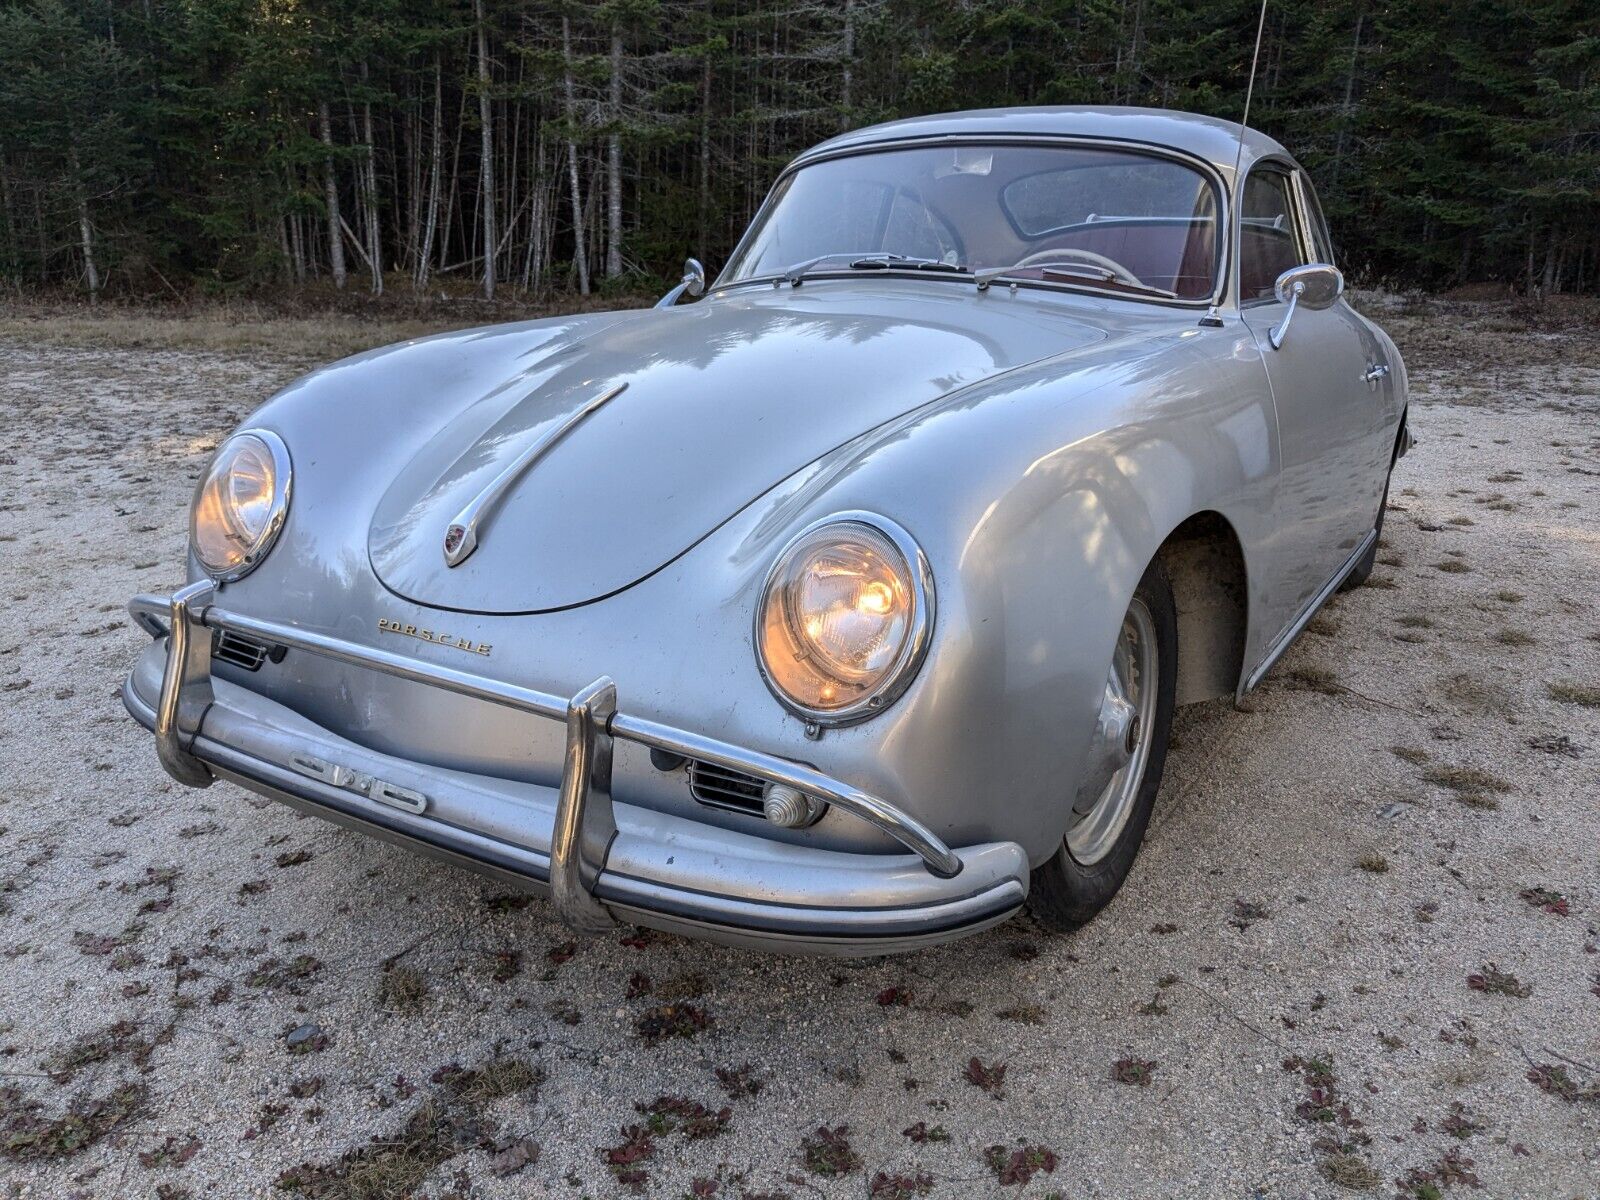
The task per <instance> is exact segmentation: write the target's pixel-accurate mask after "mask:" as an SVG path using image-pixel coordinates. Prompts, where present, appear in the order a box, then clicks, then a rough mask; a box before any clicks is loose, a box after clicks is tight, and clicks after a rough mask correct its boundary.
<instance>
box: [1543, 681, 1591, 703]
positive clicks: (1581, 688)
mask: <svg viewBox="0 0 1600 1200" xmlns="http://www.w3.org/2000/svg"><path fill="white" fill-rule="evenodd" d="M1545 690H1546V691H1548V692H1549V693H1550V699H1552V700H1559V701H1561V703H1563V704H1581V705H1582V706H1583V707H1584V708H1600V687H1591V686H1590V685H1589V684H1586V683H1572V682H1570V681H1566V680H1557V681H1556V682H1555V683H1547V684H1545Z"/></svg>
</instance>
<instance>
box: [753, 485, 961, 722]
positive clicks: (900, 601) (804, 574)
mask: <svg viewBox="0 0 1600 1200" xmlns="http://www.w3.org/2000/svg"><path fill="white" fill-rule="evenodd" d="M932 623H933V579H932V576H931V575H930V574H929V571H928V564H927V560H926V559H925V558H924V557H923V555H922V551H921V550H920V549H918V547H917V544H916V542H914V541H913V540H912V539H911V535H910V534H908V533H906V531H905V530H903V529H901V528H900V527H899V526H898V525H895V524H894V523H893V522H890V521H886V520H884V519H883V518H881V517H875V516H866V515H861V516H857V515H855V514H849V515H845V516H840V517H830V518H829V519H828V520H827V521H825V522H823V523H821V524H819V525H815V526H813V527H812V528H810V529H808V530H806V531H805V532H804V533H802V534H801V535H800V536H799V537H797V538H796V539H795V540H794V541H792V542H790V543H789V545H788V546H787V547H786V548H785V549H784V551H783V553H782V554H780V555H779V556H778V561H777V563H776V564H775V565H774V566H773V568H772V574H771V575H769V576H768V578H767V585H766V589H765V591H764V592H763V593H762V597H761V608H760V612H759V614H758V616H757V620H756V644H757V647H758V649H759V653H760V656H761V665H762V668H763V671H764V672H765V674H766V677H767V680H768V682H769V683H770V684H771V685H772V687H773V688H774V690H775V691H776V692H777V694H778V696H779V698H780V699H782V700H784V701H785V702H786V703H787V704H789V705H790V707H792V708H794V709H795V710H797V711H798V712H799V713H801V714H802V715H803V716H806V717H808V718H810V719H812V720H814V721H817V722H818V723H820V724H829V725H839V724H845V723H848V722H849V721H853V720H860V719H862V718H864V717H868V716H871V715H873V714H874V713H877V712H880V711H881V710H882V709H884V708H885V707H887V706H888V705H889V704H890V703H892V702H893V700H894V699H895V697H897V696H898V695H899V694H900V693H901V692H902V691H904V690H905V688H906V686H907V685H908V684H909V683H910V682H911V680H912V678H913V677H914V676H915V675H916V670H917V667H918V666H919V665H920V664H921V659H922V654H923V651H924V650H926V649H927V644H928V633H929V630H930V629H931V627H932Z"/></svg>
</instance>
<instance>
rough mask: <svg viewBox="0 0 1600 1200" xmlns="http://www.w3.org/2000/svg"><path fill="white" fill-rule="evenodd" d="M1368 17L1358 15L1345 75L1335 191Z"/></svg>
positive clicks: (1333, 181) (1335, 152)
mask: <svg viewBox="0 0 1600 1200" xmlns="http://www.w3.org/2000/svg"><path fill="white" fill-rule="evenodd" d="M1366 19H1367V14H1366V13H1361V14H1359V15H1358V16H1357V17H1356V36H1355V41H1354V42H1353V43H1352V44H1351V46H1350V69H1349V70H1348V71H1346V72H1345V76H1344V106H1343V108H1342V109H1341V110H1340V114H1339V137H1338V140H1337V141H1336V142H1335V143H1334V147H1333V173H1332V177H1331V179H1330V183H1331V185H1332V187H1333V189H1334V190H1335V191H1337V190H1338V188H1339V171H1340V168H1341V167H1343V166H1344V139H1345V136H1346V134H1348V132H1349V130H1350V108H1351V101H1352V98H1353V96H1354V94H1355V87H1356V65H1357V64H1358V63H1359V62H1360V61H1361V23H1362V22H1363V21H1365V20H1366Z"/></svg>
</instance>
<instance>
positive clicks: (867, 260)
mask: <svg viewBox="0 0 1600 1200" xmlns="http://www.w3.org/2000/svg"><path fill="white" fill-rule="evenodd" d="M850 269H851V270H852V271H949V272H951V273H952V274H956V275H970V274H972V269H971V268H970V267H964V266H962V265H961V264H960V263H947V262H945V261H944V260H943V259H938V258H910V257H908V256H907V255H904V254H869V255H865V256H863V257H861V258H858V259H856V260H854V261H853V262H852V263H851V264H850Z"/></svg>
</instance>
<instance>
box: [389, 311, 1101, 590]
mask: <svg viewBox="0 0 1600 1200" xmlns="http://www.w3.org/2000/svg"><path fill="white" fill-rule="evenodd" d="M1105 336H1106V335H1105V333H1104V332H1103V331H1101V330H1100V329H1098V328H1096V327H1095V326H1093V325H1091V324H1088V323H1086V322H1084V321H1081V320H1078V319H1076V318H1075V317H1074V316H1073V315H1072V314H1070V313H1068V312H1064V311H1061V310H1060V309H1059V308H1046V307H1045V306H1033V305H1019V304H1015V303H1007V302H1006V298H1005V296H1004V294H1003V293H996V294H993V295H980V294H978V293H977V292H976V291H975V290H973V289H959V290H958V289H957V288H953V287H949V286H947V285H940V286H938V287H932V286H910V285H907V284H905V283H900V284H898V285H897V284H895V283H894V282H892V281H887V280H885V281H878V282H876V283H874V284H867V283H859V284H857V283H853V282H852V283H839V284H807V285H805V286H804V287H802V288H799V289H790V288H788V287H784V288H782V289H781V290H780V289H767V288H761V289H759V290H749V289H744V290H735V291H732V292H729V293H724V294H720V295H717V296H714V297H712V298H710V299H708V300H706V301H702V302H701V303H699V304H694V305H685V306H682V307H680V308H675V309H667V310H661V311H659V312H657V311H651V312H645V313H639V314H635V315H632V316H629V317H627V318H624V319H622V320H620V321H618V322H616V323H614V324H610V325H607V326H604V327H602V328H599V329H598V330H595V331H593V332H592V333H590V334H589V335H588V336H586V337H583V338H581V339H576V340H567V341H557V342H556V343H554V344H547V345H545V346H543V347H541V349H540V350H539V352H538V353H537V354H536V356H535V357H534V358H533V360H532V361H531V362H530V361H527V360H523V361H521V362H519V363H518V364H517V366H516V368H515V370H514V372H513V373H510V374H509V375H504V376H503V377H497V378H491V379H475V380H473V381H472V382H471V383H470V384H469V385H468V386H467V388H466V392H467V394H464V395H461V396H459V397H456V398H454V399H453V404H454V406H455V407H454V410H453V412H452V415H450V416H449V417H448V418H447V419H446V420H444V422H443V424H442V425H441V426H440V427H439V428H438V429H437V430H436V432H434V433H433V434H432V436H431V437H429V438H428V439H427V440H426V441H425V442H424V443H423V444H422V445H421V447H420V449H419V450H417V451H416V453H415V454H414V455H412V457H411V458H410V459H409V461H407V462H406V463H405V465H404V466H403V467H402V468H401V469H400V471H399V473H398V474H397V475H396V476H395V478H394V479H393V482H392V483H391V484H390V485H389V487H388V489H387V491H386V492H385V494H384V495H383V496H382V498H381V500H380V501H379V502H378V505H377V508H376V510H375V512H374V514H373V519H372V524H371V528H370V533H369V541H368V550H369V554H370V557H371V560H372V565H373V568H374V570H375V571H376V572H377V574H378V576H379V578H380V579H381V580H382V581H383V583H384V584H385V586H387V587H388V588H390V589H391V590H392V591H394V592H396V593H398V594H399V595H401V596H404V597H406V598H408V599H410V600H413V601H416V602H417V603H420V604H425V605H430V606H434V607H439V608H448V609H455V610H459V611H471V612H486V613H517V612H540V611H547V610H551V609H559V608H567V607H572V606H574V605H578V604H583V603H586V602H589V601H592V600H596V599H599V598H601V597H604V596H607V595H610V594H612V593H614V592H617V591H620V590H621V589H623V588H626V587H628V586H629V585H630V584H633V583H636V582H637V581H639V580H640V579H642V578H644V577H646V576H648V575H650V574H652V573H653V572H655V571H657V570H659V569H660V568H661V567H662V566H664V565H665V564H667V563H669V562H671V561H672V560H673V559H674V558H676V557H678V556H679V555H681V554H682V553H684V552H685V551H686V550H688V549H689V548H690V547H692V546H693V545H694V544H695V543H696V542H698V541H700V540H701V539H702V538H704V537H705V536H706V535H707V534H708V533H710V532H711V531H712V530H714V529H715V528H716V527H717V526H719V525H721V524H722V523H723V522H724V521H726V520H727V519H728V518H729V517H731V516H732V515H733V514H735V513H736V512H738V511H739V510H740V509H741V508H743V507H745V506H746V505H748V504H749V503H751V502H752V501H753V500H755V499H756V498H757V497H759V496H760V495H762V494H763V493H765V492H766V491H768V490H769V489H771V488H772V487H773V486H774V485H775V484H777V483H779V482H780V481H782V480H783V479H785V478H786V477H788V476H789V475H791V474H793V473H794V472H795V471H798V470H800V469H801V468H803V467H805V466H806V465H807V464H808V463H811V462H813V461H814V460H816V459H817V458H820V457H821V456H822V455H824V454H826V453H827V452H828V451H829V450H832V449H833V448H835V447H836V446H839V445H841V444H843V443H844V442H847V441H849V440H850V439H852V438H854V437H856V436H858V435H860V434H862V433H864V432H866V431H867V430H870V429H872V428H874V427H876V426H878V425H881V424H883V423H884V422H886V421H889V420H892V419H893V418H895V417H897V416H900V415H901V414H903V413H906V412H908V411H910V410H912V409H914V408H917V407H919V406H921V405H924V404H927V403H928V402H930V401H932V400H935V399H937V398H939V397H941V396H944V395H946V394H948V393H949V392H951V391H954V390H956V389H959V388H963V387H966V386H968V385H971V384H973V383H976V382H978V381H980V380H982V379H985V378H987V377H989V376H992V375H994V374H996V373H997V372H1001V371H1005V370H1009V369H1012V368H1014V367H1018V366H1022V365H1023V364H1025V363H1028V362H1032V361H1035V360H1037V359H1039V358H1042V357H1046V356H1049V355H1058V354H1062V353H1066V352H1069V351H1072V350H1074V349H1078V348H1081V347H1083V346H1086V345H1088V344H1089V343H1091V342H1095V341H1099V340H1101V339H1102V338H1104V337H1105ZM620 385H626V386H625V387H623V388H622V390H621V391H620V392H619V391H617V389H618V387H619V386H620ZM607 396H610V398H609V399H607V400H605V402H604V403H603V404H600V405H599V406H598V407H596V406H595V402H596V401H597V400H600V399H602V398H604V397H607ZM540 445H543V449H542V450H541V449H539V448H538V447H539V446H540ZM522 461H527V462H528V465H527V467H526V469H524V470H522V471H521V472H520V473H517V472H515V471H514V470H513V471H512V474H513V476H514V477H513V478H511V479H510V480H509V482H508V483H507V486H505V488H504V490H503V491H501V492H500V495H499V500H498V503H497V504H495V505H493V506H491V507H490V508H489V509H488V511H487V513H486V515H485V516H484V517H483V518H482V519H481V520H480V523H479V525H478V528H477V530H476V533H477V546H476V548H475V549H474V550H473V552H472V553H471V554H470V555H469V556H467V557H466V558H465V559H464V560H463V561H461V562H459V563H458V564H457V565H455V566H449V565H447V563H446V561H445V539H446V533H447V531H448V529H449V527H450V526H451V524H452V523H453V522H454V521H455V520H456V518H457V517H458V515H460V514H461V513H462V512H463V511H464V510H466V509H467V508H468V506H469V505H470V504H472V502H473V501H474V499H475V498H478V497H480V496H481V495H483V494H484V493H485V492H486V491H493V490H494V488H493V486H492V485H494V484H496V482H497V481H501V482H505V480H504V477H505V476H506V474H507V471H508V469H509V468H514V467H515V465H516V464H517V463H519V462H522Z"/></svg>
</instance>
